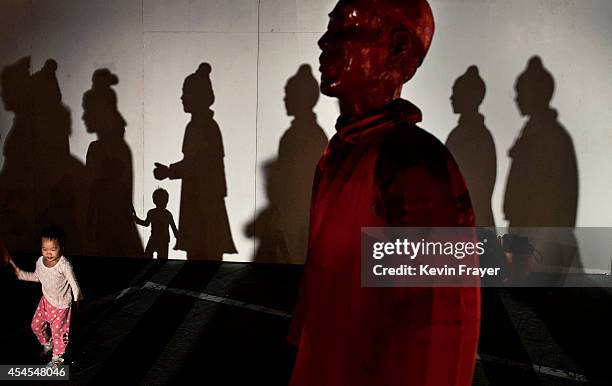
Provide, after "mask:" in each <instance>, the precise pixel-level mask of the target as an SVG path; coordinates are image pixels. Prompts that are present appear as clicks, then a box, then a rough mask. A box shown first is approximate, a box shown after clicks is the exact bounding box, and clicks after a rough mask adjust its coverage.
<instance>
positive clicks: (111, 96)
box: [81, 68, 126, 135]
mask: <svg viewBox="0 0 612 386" xmlns="http://www.w3.org/2000/svg"><path fill="white" fill-rule="evenodd" d="M118 83H119V78H118V77H117V75H115V74H113V73H112V72H111V71H110V70H109V69H107V68H99V69H97V70H96V71H94V73H93V75H92V77H91V88H90V89H89V90H87V91H85V93H84V94H83V116H82V117H81V118H82V119H83V122H84V123H85V127H86V128H87V132H89V133H98V134H99V135H106V134H119V135H123V132H124V131H125V126H126V122H125V120H124V119H123V117H122V116H121V114H120V113H119V111H118V109H117V94H116V93H115V90H114V89H113V88H112V86H115V85H116V84H118Z"/></svg>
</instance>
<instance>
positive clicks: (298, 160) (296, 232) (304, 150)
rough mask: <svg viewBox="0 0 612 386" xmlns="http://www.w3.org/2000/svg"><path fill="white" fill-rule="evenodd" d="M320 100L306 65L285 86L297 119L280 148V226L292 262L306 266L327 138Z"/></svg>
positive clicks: (291, 113)
mask: <svg viewBox="0 0 612 386" xmlns="http://www.w3.org/2000/svg"><path fill="white" fill-rule="evenodd" d="M318 99H319V84H318V83H317V81H316V79H315V78H314V77H313V75H312V70H311V69H310V66H309V65H307V64H303V65H301V66H300V68H299V69H298V72H297V73H296V74H295V75H294V76H293V77H291V78H290V79H289V80H288V81H287V85H286V86H285V108H286V109H287V115H289V116H293V117H294V119H293V120H292V121H291V126H290V127H289V129H287V131H285V133H284V134H283V136H282V137H281V140H280V144H279V146H278V161H277V168H278V179H277V182H278V183H280V184H281V186H282V187H283V188H282V192H281V193H280V194H279V195H278V204H279V207H278V209H279V225H280V231H281V233H282V235H283V238H284V243H285V245H286V246H287V250H288V253H289V256H288V261H284V262H288V263H303V262H304V259H305V258H306V247H307V244H308V219H309V213H310V197H311V195H312V181H313V178H314V171H315V168H316V166H317V162H318V161H319V158H321V154H322V153H323V149H324V148H325V145H326V144H327V136H326V135H325V132H324V131H323V129H322V128H321V127H320V126H319V124H318V123H317V116H316V114H315V113H314V112H313V111H312V109H313V108H314V106H315V104H316V103H317V100H318Z"/></svg>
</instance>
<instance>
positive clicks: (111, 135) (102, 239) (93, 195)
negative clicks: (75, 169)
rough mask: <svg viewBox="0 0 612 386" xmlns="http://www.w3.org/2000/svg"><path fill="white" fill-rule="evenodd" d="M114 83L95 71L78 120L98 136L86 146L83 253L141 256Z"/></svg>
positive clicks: (129, 156)
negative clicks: (84, 241)
mask: <svg viewBox="0 0 612 386" xmlns="http://www.w3.org/2000/svg"><path fill="white" fill-rule="evenodd" d="M117 83H119V79H118V78H117V76H116V75H115V74H112V73H111V72H110V71H109V70H108V69H105V68H103V69H98V70H96V71H95V72H94V74H93V77H92V86H91V89H90V90H87V91H86V92H85V93H84V94H83V121H84V123H85V126H86V127H87V132H89V133H96V135H97V136H98V140H97V141H93V142H92V143H90V144H89V148H88V149H87V158H86V168H87V175H88V177H89V179H90V185H89V187H90V189H89V209H88V211H87V222H86V224H87V226H86V229H87V231H86V233H87V240H88V251H87V252H88V253H89V254H93V255H97V256H121V257H142V256H143V254H144V251H143V249H142V241H141V240H140V236H139V235H138V231H137V229H136V224H134V221H133V219H132V212H133V205H132V199H133V169H132V168H133V166H132V152H131V150H130V148H129V146H128V144H127V143H126V142H125V140H124V138H123V136H124V134H125V127H126V125H127V123H126V122H125V120H124V119H123V117H122V116H121V113H120V112H119V110H118V109H117V95H116V94H115V91H114V90H113V89H112V88H111V86H113V85H116V84H117Z"/></svg>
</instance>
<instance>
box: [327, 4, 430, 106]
mask: <svg viewBox="0 0 612 386" xmlns="http://www.w3.org/2000/svg"><path fill="white" fill-rule="evenodd" d="M433 32H434V21H433V14H432V12H431V8H430V7H429V4H428V3H427V1H426V0H355V1H349V0H347V1H345V0H340V1H339V2H338V4H337V5H336V7H335V8H334V9H333V11H332V12H331V13H330V14H329V25H328V27H327V32H325V34H324V35H323V36H322V37H321V39H320V40H319V47H320V48H321V51H322V52H321V56H320V57H319V62H320V64H321V67H320V70H321V92H322V93H323V94H325V95H329V96H335V97H338V98H342V97H343V96H348V95H351V94H353V93H386V94H389V93H391V94H398V93H399V91H400V90H401V86H402V85H403V84H404V83H405V82H407V81H408V80H409V79H410V78H412V77H413V76H414V74H415V72H416V70H417V68H418V67H419V66H420V65H421V63H422V62H423V59H424V58H425V55H426V53H427V50H428V49H429V46H430V44H431V39H432V37H433ZM395 96H399V95H395Z"/></svg>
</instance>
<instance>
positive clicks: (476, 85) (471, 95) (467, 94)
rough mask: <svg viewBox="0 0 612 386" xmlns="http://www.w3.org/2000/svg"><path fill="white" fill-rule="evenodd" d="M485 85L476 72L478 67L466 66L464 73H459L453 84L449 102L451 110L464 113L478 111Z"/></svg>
mask: <svg viewBox="0 0 612 386" xmlns="http://www.w3.org/2000/svg"><path fill="white" fill-rule="evenodd" d="M486 90H487V87H486V85H485V83H484V81H483V80H482V78H481V77H480V74H479V73H478V67H476V66H470V67H468V69H467V71H465V74H463V75H461V76H460V77H459V78H457V80H456V81H455V84H454V85H453V95H451V97H450V99H451V104H452V106H453V112H454V113H456V114H464V113H470V112H476V111H478V107H479V106H480V104H481V103H482V101H483V99H484V96H485V92H486Z"/></svg>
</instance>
